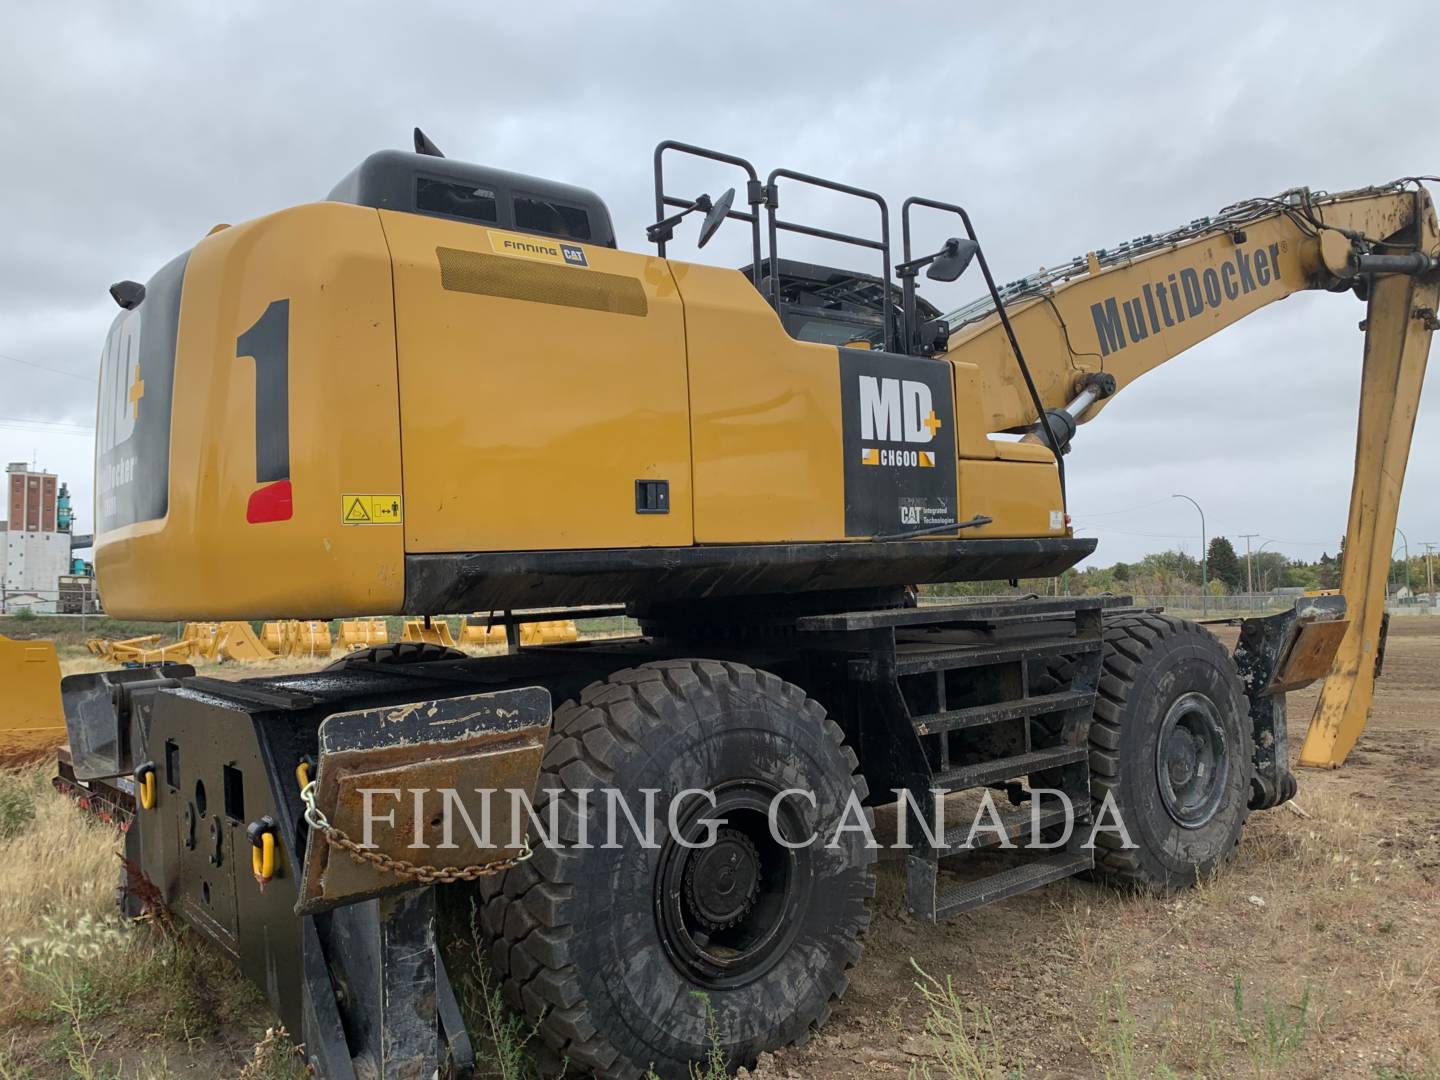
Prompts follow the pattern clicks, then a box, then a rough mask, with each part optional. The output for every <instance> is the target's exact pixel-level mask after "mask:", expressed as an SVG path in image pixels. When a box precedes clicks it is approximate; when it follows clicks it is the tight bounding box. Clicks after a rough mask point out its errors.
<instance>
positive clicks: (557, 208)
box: [515, 195, 590, 240]
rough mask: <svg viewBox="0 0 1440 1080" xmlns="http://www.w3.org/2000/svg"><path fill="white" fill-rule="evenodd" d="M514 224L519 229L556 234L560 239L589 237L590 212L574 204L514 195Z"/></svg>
mask: <svg viewBox="0 0 1440 1080" xmlns="http://www.w3.org/2000/svg"><path fill="white" fill-rule="evenodd" d="M515 228H517V229H519V230H520V231H521V232H537V233H544V234H545V235H546V236H556V237H559V238H560V239H561V240H589V239H590V215H589V214H587V213H586V212H585V211H584V210H582V209H580V207H578V206H566V205H565V204H564V203H559V202H552V201H550V200H548V199H539V198H535V197H533V196H530V195H516V196H515Z"/></svg>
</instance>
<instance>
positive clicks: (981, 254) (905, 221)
mask: <svg viewBox="0 0 1440 1080" xmlns="http://www.w3.org/2000/svg"><path fill="white" fill-rule="evenodd" d="M911 206H928V207H930V208H931V209H932V210H944V211H946V212H948V213H952V214H958V215H959V216H960V220H961V221H962V222H964V223H965V235H966V236H967V237H969V238H970V241H971V242H972V243H973V244H974V245H975V257H976V259H977V260H978V261H979V263H980V273H981V274H982V275H983V276H984V278H985V287H986V288H987V289H989V290H990V299H991V300H992V301H993V302H994V304H995V313H996V314H997V315H999V316H1000V325H1001V326H1002V327H1004V329H1005V336H1006V337H1007V338H1009V339H1010V349H1011V351H1012V352H1014V354H1015V361H1016V363H1017V364H1019V366H1020V375H1021V376H1022V377H1023V378H1024V380H1025V388H1026V389H1027V390H1028V391H1029V392H1030V402H1031V404H1033V405H1034V406H1035V414H1036V416H1038V417H1039V418H1040V419H1039V423H1040V427H1041V429H1042V430H1043V431H1044V432H1045V442H1046V443H1047V444H1048V445H1049V447H1050V452H1051V453H1052V454H1054V455H1055V470H1056V472H1057V473H1058V474H1059V478H1060V499H1061V502H1062V503H1064V502H1065V501H1066V493H1065V460H1064V457H1063V455H1062V452H1061V450H1060V442H1059V440H1058V439H1057V438H1056V437H1055V432H1054V431H1052V430H1051V429H1050V419H1049V417H1047V416H1046V415H1045V403H1044V402H1042V401H1041V400H1040V391H1039V390H1037V389H1036V388H1035V380H1034V379H1033V378H1032V377H1031V375H1030V365H1029V364H1027V363H1026V362H1025V354H1024V353H1023V352H1021V351H1020V340H1019V338H1017V337H1016V336H1015V328H1014V327H1013V326H1011V325H1010V314H1009V312H1007V311H1006V310H1005V301H1004V300H1002V299H1001V297H1000V288H999V286H997V285H996V284H995V276H994V275H993V274H991V273H990V264H989V262H987V261H986V259H985V249H984V247H982V246H981V245H980V241H979V239H978V238H977V237H976V235H975V226H974V225H972V224H971V223H970V215H969V214H968V213H966V211H965V208H964V207H963V206H957V205H956V204H955V203H947V202H937V201H936V200H934V199H927V198H925V197H923V196H921V195H912V196H910V198H908V199H906V200H905V202H904V204H903V205H902V206H901V207H900V232H901V236H902V237H903V238H904V244H905V261H906V263H908V262H909V261H910V207H911ZM907 319H908V316H907ZM909 332H910V331H909V329H908V327H907V330H906V333H909Z"/></svg>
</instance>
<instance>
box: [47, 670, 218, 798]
mask: <svg viewBox="0 0 1440 1080" xmlns="http://www.w3.org/2000/svg"><path fill="white" fill-rule="evenodd" d="M194 674H195V669H194V668H193V667H191V666H190V665H189V664H157V665H152V666H150V667H136V668H116V669H115V670H113V671H97V672H92V673H89V674H85V675H66V676H65V677H64V678H63V679H61V680H60V702H61V705H62V707H63V708H64V710H65V735H66V738H68V739H69V742H70V760H71V763H72V768H73V769H74V770H75V778H76V779H77V780H109V779H112V778H114V777H116V776H123V775H125V774H127V773H131V772H134V771H135V766H136V764H137V762H135V761H132V760H131V756H130V696H131V695H132V694H133V693H134V692H135V691H136V690H140V689H163V688H165V687H170V686H179V685H180V682H179V680H180V679H188V678H190V677H191V676H193V675H194Z"/></svg>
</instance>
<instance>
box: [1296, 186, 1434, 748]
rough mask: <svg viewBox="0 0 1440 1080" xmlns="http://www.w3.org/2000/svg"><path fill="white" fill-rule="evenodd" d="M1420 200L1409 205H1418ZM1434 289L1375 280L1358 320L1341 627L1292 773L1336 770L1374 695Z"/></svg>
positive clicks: (1429, 238) (1424, 232) (1429, 245)
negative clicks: (1305, 768) (1360, 333)
mask: <svg viewBox="0 0 1440 1080" xmlns="http://www.w3.org/2000/svg"><path fill="white" fill-rule="evenodd" d="M1420 198H1421V196H1417V201H1418V200H1419V199H1420ZM1423 211H1424V212H1423V213H1419V214H1417V224H1418V227H1419V231H1420V233H1421V244H1422V246H1421V249H1420V250H1422V251H1424V252H1425V253H1427V254H1431V255H1436V254H1440V243H1437V236H1436V228H1435V214H1434V210H1433V209H1432V208H1431V207H1430V206H1429V200H1428V199H1426V200H1425V205H1424V207H1423ZM1437 301H1440V280H1437V279H1436V277H1435V276H1434V275H1433V274H1432V275H1429V276H1428V279H1427V278H1417V277H1413V276H1410V275H1406V274H1391V275H1387V276H1384V277H1377V278H1375V279H1374V281H1373V284H1372V285H1371V288H1370V301H1369V308H1368V311H1367V314H1366V320H1365V327H1366V329H1365V367H1364V371H1363V372H1362V374H1361V377H1360V424H1359V431H1358V433H1357V436H1356V440H1355V479H1354V481H1353V484H1352V486H1351V488H1350V518H1349V522H1348V524H1347V525H1346V528H1345V565H1344V569H1343V571H1342V574H1341V580H1340V590H1341V592H1343V593H1344V594H1345V601H1346V606H1347V608H1348V610H1349V616H1350V627H1349V629H1348V630H1347V631H1346V632H1345V637H1344V639H1343V640H1342V641H1341V643H1340V649H1339V651H1338V652H1337V653H1336V654H1335V666H1334V667H1333V668H1332V669H1331V672H1330V676H1329V678H1327V679H1326V680H1325V685H1324V686H1323V687H1322V688H1321V691H1320V700H1319V702H1317V703H1316V706H1315V715H1314V716H1313V717H1312V718H1311V720H1310V730H1309V732H1308V733H1307V734H1306V736H1305V742H1304V744H1303V745H1302V746H1301V748H1300V764H1302V765H1312V766H1321V767H1329V768H1336V767H1338V766H1340V765H1342V764H1344V762H1345V757H1346V755H1348V754H1349V753H1350V751H1351V749H1352V748H1353V747H1354V746H1355V742H1356V740H1357V739H1359V738H1360V733H1361V732H1363V731H1364V730H1365V724H1366V722H1367V721H1368V720H1369V719H1370V703H1371V700H1372V699H1373V697H1374V692H1375V653H1376V649H1377V648H1378V647H1379V644H1380V623H1381V619H1382V618H1383V616H1384V614H1385V583H1386V581H1387V579H1388V578H1389V574H1390V553H1391V545H1392V544H1393V542H1394V538H1395V526H1396V518H1397V516H1398V515H1399V512H1400V488H1401V485H1402V484H1403V483H1404V481H1405V465H1406V462H1407V461H1408V459H1409V457H1410V438H1411V435H1412V434H1413V432H1414V430H1415V410H1416V406H1417V405H1418V403H1419V400H1420V387H1421V385H1422V383H1423V382H1424V379H1425V361H1426V358H1427V356H1428V355H1429V352H1430V334H1431V331H1432V330H1433V329H1434V327H1435V311H1436V305H1437Z"/></svg>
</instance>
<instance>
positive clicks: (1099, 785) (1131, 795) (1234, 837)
mask: <svg viewBox="0 0 1440 1080" xmlns="http://www.w3.org/2000/svg"><path fill="white" fill-rule="evenodd" d="M1104 638H1105V646H1104V654H1103V666H1102V669H1101V673H1100V689H1099V693H1098V694H1097V695H1096V700H1095V715H1094V718H1093V719H1092V721H1091V724H1090V794H1091V803H1092V810H1093V812H1094V813H1095V814H1096V815H1097V817H1098V816H1099V815H1100V813H1101V809H1102V807H1103V806H1104V803H1105V800H1106V798H1107V797H1109V798H1110V799H1112V800H1113V803H1114V807H1115V809H1116V810H1118V812H1119V814H1120V817H1121V819H1122V820H1123V822H1124V825H1125V828H1126V830H1127V831H1128V833H1129V837H1130V839H1131V841H1132V842H1133V844H1134V846H1133V847H1128V848H1127V847H1126V846H1125V844H1124V839H1123V838H1122V837H1121V836H1120V835H1118V834H1116V833H1115V832H1110V831H1101V832H1099V833H1098V834H1097V835H1096V838H1095V842H1096V849H1095V856H1096V859H1095V871H1094V875H1093V876H1095V877H1097V878H1100V879H1102V880H1106V881H1109V882H1112V883H1116V884H1122V885H1128V886H1134V887H1139V888H1143V889H1146V890H1152V891H1169V890H1174V889H1182V888H1188V887H1190V886H1193V885H1195V884H1196V883H1197V882H1198V881H1201V880H1203V879H1204V878H1206V877H1208V876H1209V875H1210V874H1212V873H1214V872H1215V870H1216V869H1217V868H1218V867H1220V866H1221V865H1222V864H1223V863H1224V862H1225V861H1226V860H1228V859H1229V858H1230V857H1231V856H1232V855H1233V854H1234V852H1235V847H1236V845H1237V844H1238V843H1239V840H1240V834H1241V831H1242V830H1243V828H1244V826H1245V819H1246V817H1247V815H1248V813H1249V810H1248V803H1249V795H1250V774H1251V770H1252V768H1253V763H1252V746H1251V737H1250V733H1249V712H1248V709H1247V707H1246V699H1245V691H1244V686H1243V684H1242V683H1241V680H1240V675H1239V672H1238V671H1237V670H1236V668H1235V663H1234V661H1233V660H1232V659H1231V657H1230V655H1229V654H1228V653H1227V652H1226V651H1225V649H1224V647H1223V646H1222V645H1221V644H1220V642H1219V641H1218V640H1217V639H1216V638H1215V636H1214V635H1213V634H1211V633H1210V632H1209V631H1207V630H1206V629H1205V628H1204V627H1202V626H1199V625H1197V624H1195V623H1192V622H1187V621H1186V620H1184V619H1177V618H1174V617H1172V616H1169V615H1156V614H1137V615H1122V616H1119V617H1117V618H1114V619H1107V620H1106V621H1105V629H1104ZM1070 674H1071V670H1070V665H1069V663H1068V662H1066V661H1061V662H1059V663H1057V664H1056V665H1055V666H1054V667H1053V668H1052V669H1051V672H1050V674H1049V675H1048V676H1047V677H1043V678H1042V680H1041V683H1042V685H1041V686H1040V687H1037V689H1041V690H1044V689H1047V688H1054V687H1056V686H1057V684H1058V683H1060V682H1061V681H1064V682H1066V683H1068V681H1069V678H1070ZM1187 695H1199V696H1200V697H1201V698H1202V699H1203V701H1201V702H1199V704H1200V705H1201V706H1202V707H1203V706H1204V704H1205V702H1208V703H1209V704H1210V706H1213V714H1214V718H1215V721H1216V723H1217V725H1218V732H1217V734H1218V735H1219V737H1220V739H1221V740H1222V744H1223V754H1224V762H1223V765H1224V776H1223V780H1222V782H1220V783H1218V784H1217V786H1216V789H1215V790H1216V794H1217V796H1218V803H1217V805H1216V806H1215V808H1214V811H1213V813H1211V814H1210V815H1209V816H1208V818H1207V819H1206V820H1205V821H1204V822H1203V823H1201V824H1198V825H1185V824H1182V823H1181V822H1180V821H1179V820H1177V818H1176V816H1175V815H1174V814H1172V812H1171V810H1170V809H1168V808H1167V804H1166V799H1165V796H1164V795H1163V794H1162V777H1161V775H1160V761H1159V756H1158V753H1157V750H1158V744H1159V742H1160V739H1161V734H1162V728H1163V726H1164V724H1165V721H1166V718H1167V716H1169V715H1170V714H1171V712H1172V710H1173V709H1177V708H1180V709H1183V708H1184V707H1185V705H1184V703H1182V699H1185V701H1186V702H1194V701H1195V699H1194V698H1193V697H1187ZM1106 823H1107V824H1114V821H1113V817H1109V818H1107V822H1106Z"/></svg>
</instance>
